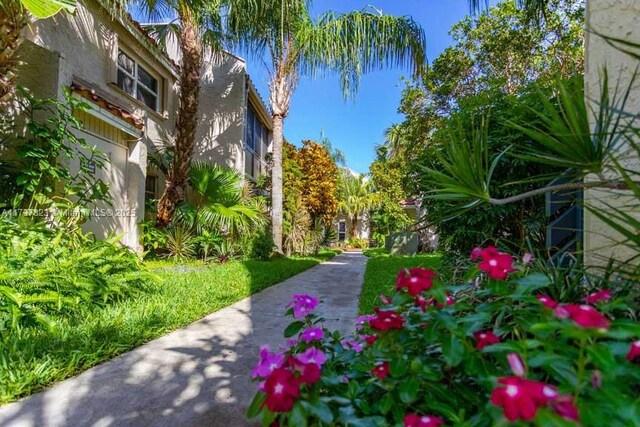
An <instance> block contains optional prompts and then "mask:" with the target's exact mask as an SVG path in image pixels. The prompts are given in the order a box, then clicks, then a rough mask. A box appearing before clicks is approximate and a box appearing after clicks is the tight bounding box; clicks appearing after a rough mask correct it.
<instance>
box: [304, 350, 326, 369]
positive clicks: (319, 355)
mask: <svg viewBox="0 0 640 427" xmlns="http://www.w3.org/2000/svg"><path fill="white" fill-rule="evenodd" d="M296 359H298V360H299V361H300V362H302V363H315V364H316V365H318V366H322V365H323V364H324V362H326V361H327V356H325V354H324V353H323V352H322V351H320V350H318V349H317V348H313V347H312V348H308V349H307V350H306V351H305V352H304V353H302V354H300V355H298V356H296Z"/></svg>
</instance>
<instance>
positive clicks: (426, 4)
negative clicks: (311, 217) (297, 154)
mask: <svg viewBox="0 0 640 427" xmlns="http://www.w3.org/2000/svg"><path fill="white" fill-rule="evenodd" d="M368 5H373V6H375V7H376V8H378V9H382V11H383V12H384V13H387V14H392V15H398V16H403V15H411V16H412V17H413V19H415V20H416V21H417V22H418V23H420V25H422V27H423V28H424V30H425V33H426V36H427V56H428V59H429V61H432V60H433V59H434V58H436V57H437V56H438V54H439V53H440V52H442V51H443V50H444V49H445V48H446V47H447V46H449V45H450V43H451V38H450V37H449V35H448V32H449V29H450V28H451V26H452V25H453V24H455V23H456V22H458V21H459V20H460V19H462V18H464V17H465V16H466V15H468V13H469V6H468V2H467V0H316V1H315V2H314V8H313V14H314V16H317V15H319V14H320V13H322V12H326V11H328V10H333V11H337V12H348V11H351V10H354V9H363V8H366V7H367V6H368ZM248 68H249V73H250V74H251V77H252V79H253V81H254V83H255V84H256V86H257V87H258V90H259V91H260V93H261V94H262V96H263V98H265V100H266V99H267V96H268V89H267V83H268V76H267V74H266V73H265V71H264V66H263V65H262V64H261V63H260V62H259V61H257V60H255V61H252V60H251V59H249V63H248ZM404 75H407V76H408V75H410V70H403V69H391V70H383V71H376V72H374V73H371V74H368V75H365V76H364V77H363V78H362V80H361V84H360V91H359V93H358V94H357V96H356V97H355V98H353V99H351V100H349V101H345V100H344V98H343V96H342V91H341V90H340V85H339V83H338V79H337V78H336V77H327V78H322V79H315V80H310V79H308V78H303V79H301V81H300V83H299V86H298V89H297V90H296V93H295V95H294V97H293V99H292V102H291V110H290V112H289V116H288V117H287V119H286V121H285V127H284V131H285V136H286V138H287V140H289V141H290V142H292V143H294V144H296V145H299V144H300V142H301V141H302V140H303V139H312V140H313V139H319V138H320V132H321V131H324V133H325V135H326V136H327V138H329V139H330V140H331V143H332V144H333V146H334V147H336V148H339V149H341V150H342V151H344V153H345V154H346V157H347V165H348V166H349V167H350V168H351V169H353V170H355V171H358V172H367V171H368V169H369V164H370V163H371V162H372V161H373V159H374V146H375V145H376V144H379V143H381V142H383V140H384V130H385V129H386V128H388V127H389V126H390V125H391V124H393V123H396V122H399V121H401V120H402V116H401V115H399V114H398V113H397V109H398V106H399V102H400V95H401V91H402V87H403V84H402V83H401V82H400V78H401V77H402V76H404Z"/></svg>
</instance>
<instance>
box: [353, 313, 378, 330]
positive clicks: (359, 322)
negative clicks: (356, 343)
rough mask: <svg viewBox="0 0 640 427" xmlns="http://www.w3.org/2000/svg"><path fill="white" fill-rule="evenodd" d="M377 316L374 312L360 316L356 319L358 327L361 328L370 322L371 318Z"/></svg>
mask: <svg viewBox="0 0 640 427" xmlns="http://www.w3.org/2000/svg"><path fill="white" fill-rule="evenodd" d="M375 318H376V316H375V315H374V314H365V315H362V316H358V318H357V319H356V329H357V330H361V329H362V327H363V325H364V324H365V323H369V320H371V319H375Z"/></svg>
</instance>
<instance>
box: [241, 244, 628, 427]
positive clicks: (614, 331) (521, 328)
mask: <svg viewBox="0 0 640 427" xmlns="http://www.w3.org/2000/svg"><path fill="white" fill-rule="evenodd" d="M472 259H473V260H475V261H477V262H478V264H477V266H475V267H474V268H472V269H471V270H470V271H469V272H468V274H467V276H466V277H467V279H468V282H467V283H464V284H447V283H445V282H444V280H443V279H442V278H441V277H440V276H439V275H438V274H437V273H436V272H433V271H430V270H425V269H410V270H406V271H401V272H400V273H399V275H398V279H397V288H396V292H395V294H394V295H393V296H382V297H381V306H380V307H378V308H377V309H376V310H375V313H373V314H371V315H366V316H361V317H360V318H359V319H358V322H357V324H356V325H354V326H355V329H356V332H355V336H348V337H344V336H341V335H340V334H339V333H338V332H331V331H328V330H326V329H325V328H323V327H322V322H323V319H322V318H321V317H319V316H318V315H317V314H315V313H314V312H313V311H314V309H315V308H316V306H317V304H318V300H317V299H316V298H313V297H312V296H309V295H295V296H294V298H293V301H292V303H291V304H290V305H289V308H288V311H287V315H290V316H292V317H294V322H293V323H291V324H290V325H289V326H288V327H287V328H286V330H285V337H286V338H288V341H287V343H286V345H285V346H283V348H281V349H280V350H278V351H273V352H272V351H270V350H269V349H267V348H263V349H262V351H261V360H260V363H259V364H258V366H257V367H256V369H255V370H254V371H253V376H254V378H256V380H257V381H259V389H260V390H259V391H258V393H257V394H256V397H255V399H254V401H253V403H252V404H251V407H250V408H249V413H248V415H249V416H250V417H255V416H258V415H261V417H262V421H263V425H265V426H278V425H281V426H282V425H291V426H306V425H349V426H402V425H404V426H434V427H437V426H444V425H464V426H490V425H504V424H508V423H509V422H516V423H525V424H526V423H527V422H530V423H534V424H535V425H538V426H550V425H552V426H565V425H566V426H571V425H584V426H631V425H640V404H639V403H640V401H639V398H638V396H639V395H640V341H639V338H640V324H638V322H637V321H635V320H634V319H633V316H635V314H636V313H637V306H636V305H634V304H637V302H638V300H637V299H636V298H635V297H636V296H637V294H633V295H630V294H629V292H634V286H635V290H636V291H637V284H636V285H633V286H631V287H627V288H624V287H621V288H620V289H618V288H615V289H597V290H596V289H587V288H586V287H585V288H584V289H580V290H579V291H580V293H581V295H582V297H581V299H580V300H579V301H562V302H559V301H556V299H560V298H559V297H558V296H559V295H565V294H567V293H570V294H571V293H573V294H575V293H576V292H577V290H576V289H572V290H571V292H566V289H564V288H563V287H566V285H565V284H564V282H562V283H554V282H552V281H551V280H550V279H549V278H548V277H547V276H545V275H543V274H541V273H536V272H532V271H530V270H529V267H528V264H529V261H530V257H529V258H525V259H524V261H525V262H521V263H516V260H515V259H514V258H513V257H512V256H511V255H508V254H505V253H503V252H500V251H499V250H498V249H496V248H493V247H489V248H479V249H476V250H474V252H473V253H472Z"/></svg>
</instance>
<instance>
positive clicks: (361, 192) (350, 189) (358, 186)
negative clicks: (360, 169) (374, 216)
mask: <svg viewBox="0 0 640 427" xmlns="http://www.w3.org/2000/svg"><path fill="white" fill-rule="evenodd" d="M379 205H380V197H379V195H378V194H377V193H375V192H374V189H373V185H372V184H371V181H367V179H366V177H365V176H364V175H357V176H356V175H353V174H352V173H351V172H349V171H345V172H344V174H343V176H342V180H341V182H340V203H339V204H338V209H339V211H340V212H342V213H343V214H345V215H348V216H349V218H350V219H351V237H356V235H355V232H356V229H357V227H358V221H359V220H358V218H360V217H362V216H363V215H365V214H367V213H368V212H370V211H371V210H373V209H376V208H377V207H378V206H379Z"/></svg>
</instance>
